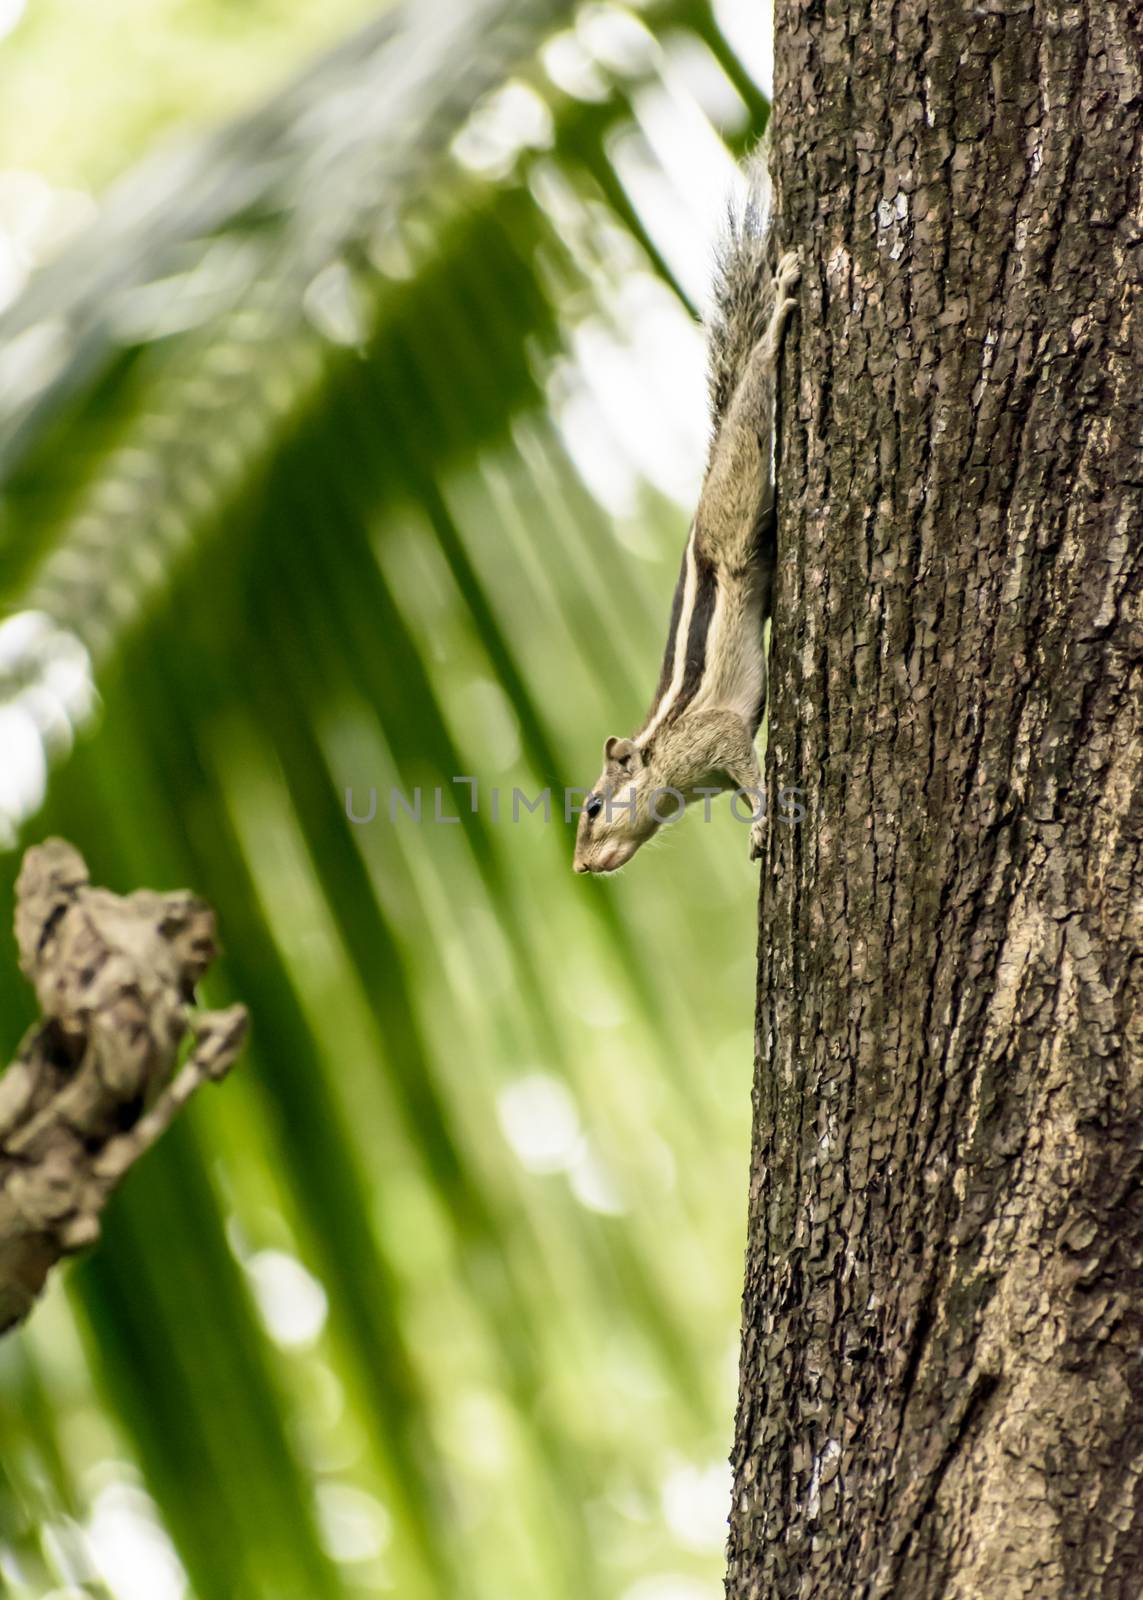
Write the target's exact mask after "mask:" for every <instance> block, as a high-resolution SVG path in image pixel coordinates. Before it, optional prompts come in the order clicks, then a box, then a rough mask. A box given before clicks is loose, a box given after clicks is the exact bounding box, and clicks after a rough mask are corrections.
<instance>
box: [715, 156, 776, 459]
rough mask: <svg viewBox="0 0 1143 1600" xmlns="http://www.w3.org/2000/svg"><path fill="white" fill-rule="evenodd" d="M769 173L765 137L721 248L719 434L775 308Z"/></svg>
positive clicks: (717, 350)
mask: <svg viewBox="0 0 1143 1600" xmlns="http://www.w3.org/2000/svg"><path fill="white" fill-rule="evenodd" d="M769 169H770V141H769V139H768V138H763V139H762V140H761V142H760V143H759V144H758V145H757V147H756V148H755V150H754V151H753V153H752V154H751V155H750V156H749V157H748V158H747V160H746V163H745V167H744V174H745V178H746V199H745V203H744V204H742V205H731V207H730V208H729V212H728V216H727V225H726V232H725V234H724V235H723V238H722V240H721V242H720V244H719V248H718V259H717V265H716V269H715V279H714V290H713V294H712V305H713V309H712V312H711V317H710V329H709V336H708V361H709V367H710V408H711V420H712V423H713V427H714V432H715V433H717V432H718V427H719V424H720V422H721V421H722V418H723V414H724V412H725V411H726V408H727V406H728V404H729V403H730V397H731V395H732V394H733V393H734V391H735V389H736V388H737V386H738V380H739V378H741V376H742V373H743V371H744V369H745V366H746V358H747V357H748V356H749V354H750V352H751V350H752V349H753V348H754V346H755V344H757V342H758V340H759V339H760V338H761V337H762V335H763V333H764V332H765V330H766V325H767V323H768V322H769V320H770V312H771V310H772V308H773V302H774V283H773V271H774V266H773V251H772V250H771V248H770V241H769V229H770V200H771V197H770V170H769Z"/></svg>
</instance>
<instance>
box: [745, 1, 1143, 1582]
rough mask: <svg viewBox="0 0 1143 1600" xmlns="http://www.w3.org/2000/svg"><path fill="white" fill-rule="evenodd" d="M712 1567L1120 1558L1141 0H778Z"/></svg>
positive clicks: (1137, 884) (1138, 1025) (1139, 1019)
mask: <svg viewBox="0 0 1143 1600" xmlns="http://www.w3.org/2000/svg"><path fill="white" fill-rule="evenodd" d="M776 21H777V36H776V87H775V119H774V134H775V139H774V155H773V160H774V175H775V202H776V206H777V210H778V214H779V216H780V218H781V226H782V239H781V243H783V244H792V243H800V244H801V245H802V247H803V251H804V257H805V274H804V287H803V291H802V297H801V311H800V315H799V316H798V317H797V318H795V320H794V323H793V325H792V333H791V338H790V340H789V342H788V343H787V346H786V356H785V366H784V374H783V385H782V401H781V404H782V423H781V461H780V477H779V496H780V532H779V579H778V593H777V601H776V621H775V625H774V644H773V652H772V660H773V669H774V671H773V705H772V714H771V724H770V726H771V741H770V751H769V754H768V758H767V764H768V769H769V777H768V782H769V784H770V786H771V797H772V799H774V804H775V807H776V798H775V797H776V795H777V791H778V790H779V789H780V788H781V787H783V786H785V785H794V784H797V785H801V786H803V787H804V788H805V790H806V791H807V794H806V800H807V806H808V816H807V820H806V822H805V823H804V824H803V825H802V826H801V827H797V828H794V827H788V828H783V827H780V826H776V827H774V828H773V829H772V831H771V836H770V845H769V859H768V861H767V862H766V864H765V867H764V871H763V887H762V897H761V916H760V961H759V980H758V1057H757V1068H756V1085H755V1127H754V1148H753V1169H752V1178H751V1192H750V1211H749V1245H748V1260H747V1280H746V1293H745V1303H744V1322H743V1362H742V1378H741V1395H740V1404H739V1415H738V1425H737V1439H736V1445H735V1455H734V1467H735V1488H734V1502H733V1509H732V1515H731V1541H730V1566H729V1578H728V1585H727V1592H728V1595H729V1596H730V1597H731V1600H747V1597H750V1600H778V1597H783V1600H784V1597H790V1596H798V1597H809V1596H814V1597H817V1596H822V1597H829V1600H841V1597H846V1600H848V1597H851V1596H861V1597H869V1600H872V1597H882V1596H894V1597H900V1600H936V1597H938V1596H939V1597H941V1600H954V1597H955V1600H1008V1597H1015V1596H1029V1597H1034V1600H1065V1597H1066V1600H1087V1597H1091V1596H1099V1597H1101V1600H1109V1597H1113V1596H1114V1597H1117V1600H1139V1596H1140V1594H1143V1487H1141V1484H1143V1189H1141V1186H1140V1176H1141V1171H1143V1048H1141V1047H1143V1006H1141V1004H1140V996H1141V991H1143V939H1141V934H1143V909H1141V904H1140V890H1141V878H1143V873H1141V862H1143V854H1141V846H1143V782H1141V772H1140V767H1141V765H1143V759H1141V751H1143V727H1141V723H1143V619H1141V612H1140V604H1139V595H1140V576H1141V569H1143V557H1141V552H1140V539H1139V528H1140V526H1141V519H1143V366H1141V356H1143V321H1141V318H1143V293H1141V285H1143V194H1141V187H1143V185H1141V177H1143V173H1141V150H1140V145H1141V135H1143V109H1141V108H1143V14H1141V10H1140V7H1139V6H1138V5H1137V4H1132V5H1129V4H1121V3H1117V0H1109V3H1106V4H1103V5H1095V4H1093V3H1090V0H1088V3H1081V4H1070V3H1059V0H981V3H978V4H976V5H973V6H968V5H962V4H956V3H954V0H892V3H889V0H850V3H846V0H778V5H777V19H776Z"/></svg>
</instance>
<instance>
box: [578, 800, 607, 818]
mask: <svg viewBox="0 0 1143 1600" xmlns="http://www.w3.org/2000/svg"><path fill="white" fill-rule="evenodd" d="M583 809H584V810H585V811H586V812H587V814H588V816H589V817H592V818H593V819H594V818H595V817H598V815H599V813H600V812H601V811H602V810H603V796H602V795H601V794H589V795H588V797H587V803H586V804H585V806H584V808H583Z"/></svg>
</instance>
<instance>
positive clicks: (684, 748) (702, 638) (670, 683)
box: [575, 151, 801, 872]
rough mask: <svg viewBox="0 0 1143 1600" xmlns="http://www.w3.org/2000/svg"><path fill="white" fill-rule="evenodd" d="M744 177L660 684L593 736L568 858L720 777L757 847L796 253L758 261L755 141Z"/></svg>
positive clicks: (581, 863) (624, 842)
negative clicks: (629, 714) (783, 389)
mask: <svg viewBox="0 0 1143 1600" xmlns="http://www.w3.org/2000/svg"><path fill="white" fill-rule="evenodd" d="M747 177H748V180H749V194H750V198H749V200H748V201H747V205H746V209H745V212H744V214H743V216H742V218H741V219H740V220H737V221H736V220H735V219H733V218H732V220H731V225H730V231H729V235H728V239H727V243H726V247H725V249H724V251H723V255H722V260H721V262H720V270H719V273H718V277H717V280H716V284H715V294H714V303H715V314H714V318H713V320H712V324H711V330H710V339H709V349H710V387H711V403H712V412H713V416H714V434H713V439H712V442H711V448H710V455H709V459H708V462H707V469H706V477H705V479H704V481H703V486H702V492H701V494H700V496H699V503H698V509H697V510H696V512H695V516H694V521H693V522H692V523H691V528H690V535H689V537H688V539H687V546H686V550H685V551H684V554H683V565H682V571H681V572H680V574H679V581H678V585H677V586H676V589H675V597H674V602H673V604H672V607H671V623H670V631H669V633H668V635H667V648H666V653H665V655H664V657H663V666H662V670H661V672H660V674H659V686H658V688H657V689H656V691H655V698H654V700H653V702H652V704H651V709H650V711H649V712H648V713H647V716H646V719H645V721H644V723H643V726H642V728H641V729H640V730H639V732H638V733H636V734H635V735H634V737H633V738H630V739H620V738H615V737H613V738H610V739H608V740H607V742H606V744H605V745H604V747H603V771H602V772H601V774H600V777H599V781H598V782H597V783H596V785H595V788H594V789H593V790H592V791H591V793H590V794H589V795H588V796H587V798H586V800H585V802H584V805H583V807H582V808H581V811H580V819H579V827H578V830H577V833H576V842H575V870H576V871H577V872H614V871H615V870H616V868H618V867H621V866H623V865H624V864H625V863H626V862H628V861H630V859H631V857H632V856H633V855H634V854H635V852H636V850H638V848H639V846H640V845H641V844H645V843H646V841H647V840H648V839H650V838H651V837H652V835H653V834H655V833H656V832H657V831H658V828H659V826H660V824H661V823H663V822H668V821H671V820H673V819H674V817H675V816H677V815H678V813H679V812H681V810H682V809H683V807H684V806H685V805H686V804H687V802H688V801H691V800H694V799H697V798H698V797H700V796H706V797H707V804H708V805H709V797H710V796H711V795H714V794H717V793H721V792H724V791H726V790H728V789H736V790H740V791H742V792H743V794H744V795H749V796H750V799H751V807H752V810H753V812H754V815H755V820H754V821H753V822H752V824H751V829H750V858H751V860H757V858H758V857H759V856H760V855H761V854H762V849H763V845H764V841H765V826H764V819H763V818H761V817H760V816H759V815H758V814H759V813H760V812H761V810H762V775H761V773H760V771H759V768H758V756H757V754H756V752H755V749H754V739H755V736H756V735H757V732H758V729H759V726H760V725H761V722H762V714H763V712H764V711H765V709H766V655H765V648H764V640H763V632H762V630H763V625H764V624H765V622H766V620H767V618H768V617H769V615H770V606H771V595H772V589H773V583H774V564H775V547H774V541H775V508H774V482H773V464H772V460H771V453H772V452H771V446H772V435H773V420H774V379H775V373H776V370H777V366H778V357H779V354H780V352H781V348H782V338H783V335H784V333H785V329H786V323H787V322H788V320H789V318H790V315H791V313H792V312H793V311H794V310H795V308H796V306H797V301H796V300H795V299H794V298H793V297H792V292H793V290H794V289H795V288H796V286H797V283H798V280H799V278H800V276H801V266H800V263H799V259H798V255H797V252H795V251H791V252H789V253H787V254H786V255H784V256H783V257H782V259H781V260H780V261H779V263H778V270H777V273H776V274H773V273H772V271H771V268H770V265H769V256H768V241H767V217H766V211H767V206H766V201H767V198H768V196H767V187H766V173H765V161H764V156H763V154H762V152H761V151H760V152H759V154H758V155H756V156H755V158H754V160H753V162H752V164H751V168H750V170H749V171H748V174H747ZM708 814H709V813H708Z"/></svg>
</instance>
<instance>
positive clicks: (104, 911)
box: [0, 839, 247, 1332]
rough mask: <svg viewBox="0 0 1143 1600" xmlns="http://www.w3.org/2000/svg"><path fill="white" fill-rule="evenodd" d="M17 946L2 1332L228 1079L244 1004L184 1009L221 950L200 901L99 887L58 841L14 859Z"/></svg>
mask: <svg viewBox="0 0 1143 1600" xmlns="http://www.w3.org/2000/svg"><path fill="white" fill-rule="evenodd" d="M16 943H17V946H18V948H19V956H20V970H21V971H22V972H23V973H24V975H25V977H27V978H28V980H29V981H30V982H31V983H32V985H33V987H34V988H35V991H36V997H37V999H38V1001H39V1004H40V1010H41V1011H42V1013H43V1020H42V1021H41V1022H40V1023H38V1024H37V1025H36V1026H35V1027H34V1028H33V1029H32V1030H31V1031H30V1032H29V1033H28V1034H27V1036H26V1037H25V1039H24V1041H23V1043H22V1044H21V1046H20V1049H19V1052H18V1054H17V1056H16V1059H15V1061H14V1062H13V1063H12V1065H11V1066H10V1067H9V1068H8V1070H7V1072H6V1073H5V1074H4V1076H3V1077H2V1078H0V1332H4V1331H5V1330H7V1329H9V1328H11V1327H14V1326H15V1325H16V1324H17V1323H19V1322H22V1321H23V1320H24V1318H25V1317H26V1316H27V1315H28V1313H29V1311H30V1310H31V1308H32V1305H33V1304H34V1302H35V1299H36V1296H37V1295H38V1294H39V1293H40V1291H41V1289H42V1288H43V1286H44V1282H45V1280H46V1278H47V1275H48V1273H49V1271H50V1270H51V1268H52V1267H53V1266H54V1265H55V1264H56V1262H57V1261H58V1260H59V1259H60V1257H61V1256H64V1255H69V1254H71V1253H73V1252H75V1251H77V1250H81V1249H84V1248H85V1247H86V1246H88V1245H90V1244H93V1243H94V1242H95V1241H96V1239H98V1237H99V1230H100V1213H101V1212H102V1210H103V1207H104V1205H105V1204H106V1202H107V1199H108V1196H109V1195H110V1194H111V1192H112V1191H113V1190H114V1189H115V1187H116V1185H117V1184H118V1183H119V1181H120V1179H121V1178H122V1177H123V1175H124V1173H126V1171H127V1170H128V1168H129V1167H130V1166H132V1165H133V1164H134V1162H135V1161H137V1160H138V1159H139V1157H140V1156H141V1155H142V1154H143V1153H144V1151H146V1150H147V1149H149V1148H150V1146H151V1145H152V1144H154V1143H155V1141H156V1139H158V1137H159V1136H160V1134H161V1133H163V1131H164V1130H165V1129H166V1128H167V1127H168V1126H169V1125H170V1123H171V1121H172V1119H173V1118H174V1116H175V1114H176V1113H177V1112H178V1111H179V1110H180V1109H181V1107H182V1106H183V1105H185V1104H186V1102H187V1100H189V1099H190V1097H191V1095H192V1094H193V1093H194V1091H195V1090H196V1089H197V1088H198V1087H199V1085H200V1084H201V1083H202V1082H204V1080H205V1079H207V1078H213V1079H219V1078H222V1077H223V1076H224V1075H225V1074H226V1072H227V1071H228V1070H229V1069H230V1067H231V1066H232V1064H233V1062H234V1060H235V1058H236V1056H237V1054H238V1052H239V1050H240V1049H241V1046H242V1042H243V1038H244V1036H245V1032H246V1022H247V1017H246V1010H245V1008H244V1007H243V1006H231V1007H229V1008H228V1009H227V1010H225V1011H217V1012H195V1011H194V1010H193V1003H194V989H195V984H196V983H197V982H198V980H199V979H200V978H201V977H202V976H203V974H204V973H205V972H206V970H207V968H208V967H209V965H210V963H211V962H212V961H213V960H214V957H215V955H216V953H217V946H216V944H215V938H214V913H213V912H212V911H211V909H210V907H209V906H208V905H206V904H205V903H204V902H203V901H202V900H199V899H197V898H196V897H195V896H194V895H192V894H188V893H186V892H185V891H177V892H175V893H173V894H156V893H154V892H153V891H151V890H149V889H140V890H139V891H137V892H136V893H135V894H130V895H126V896H120V895H116V894H112V893H111V891H110V890H107V889H96V888H93V887H92V885H91V880H90V877H89V874H88V871H87V867H86V865H85V863H84V860H83V857H82V856H81V855H80V854H79V852H78V851H77V850H75V849H74V848H73V847H72V846H71V845H69V844H67V843H65V842H64V841H63V840H62V839H49V840H48V841H47V842H46V843H44V844H42V845H38V846H35V847H33V848H32V849H30V850H29V851H28V852H27V854H26V856H25V857H24V862H23V866H22V868H21V871H20V876H19V879H18V880H17V884H16ZM188 1036H189V1037H190V1039H191V1040H192V1041H193V1043H192V1048H191V1051H190V1054H189V1056H188V1057H187V1059H186V1061H185V1063H184V1064H183V1066H182V1068H181V1069H180V1070H178V1071H177V1074H176V1067H177V1063H178V1056H179V1049H180V1046H181V1044H182V1042H183V1040H184V1039H185V1038H187V1037H188Z"/></svg>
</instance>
